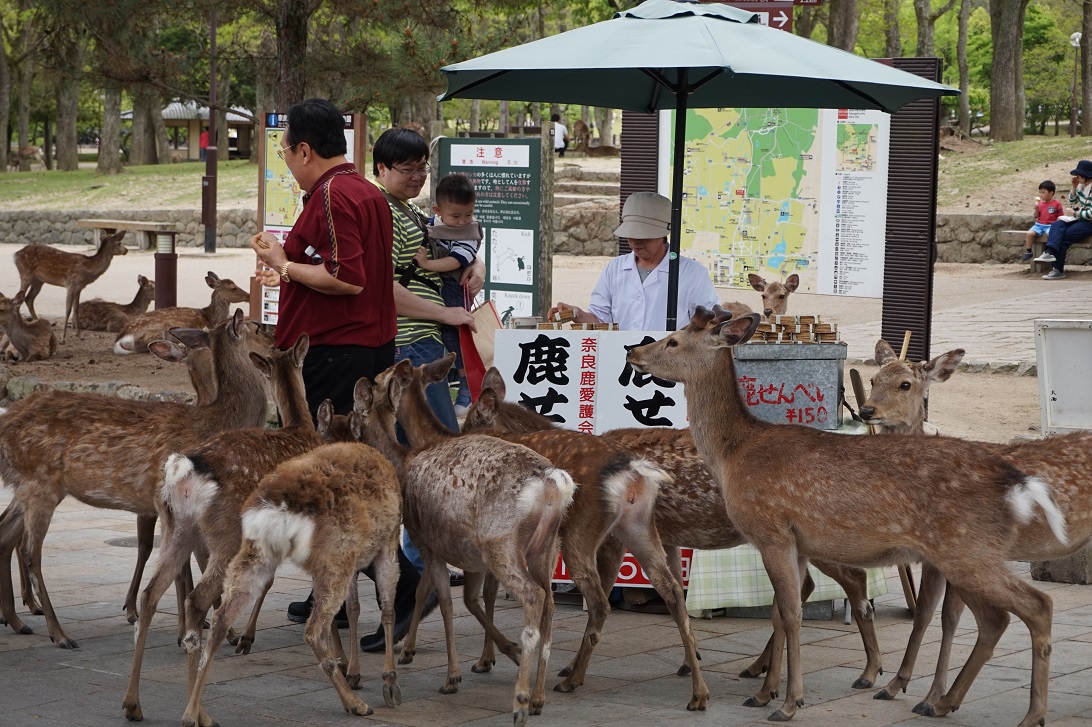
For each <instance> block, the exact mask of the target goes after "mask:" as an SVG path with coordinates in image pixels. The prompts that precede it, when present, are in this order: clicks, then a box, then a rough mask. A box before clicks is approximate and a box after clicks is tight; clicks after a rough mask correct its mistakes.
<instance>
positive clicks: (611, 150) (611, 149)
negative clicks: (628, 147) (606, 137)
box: [573, 137, 622, 157]
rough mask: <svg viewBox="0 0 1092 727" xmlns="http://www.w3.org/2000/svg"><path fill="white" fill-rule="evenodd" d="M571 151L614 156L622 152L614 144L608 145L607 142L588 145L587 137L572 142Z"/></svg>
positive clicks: (596, 155) (599, 155) (590, 154)
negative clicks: (580, 140)
mask: <svg viewBox="0 0 1092 727" xmlns="http://www.w3.org/2000/svg"><path fill="white" fill-rule="evenodd" d="M573 151H582V152H584V153H585V154H587V155H588V156H590V157H616V156H620V155H621V154H622V150H621V149H619V148H618V147H616V146H610V145H608V144H599V145H598V146H590V145H589V144H588V138H587V137H584V140H583V141H582V142H577V143H574V145H573Z"/></svg>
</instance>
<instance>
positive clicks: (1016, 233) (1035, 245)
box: [998, 230, 1092, 275]
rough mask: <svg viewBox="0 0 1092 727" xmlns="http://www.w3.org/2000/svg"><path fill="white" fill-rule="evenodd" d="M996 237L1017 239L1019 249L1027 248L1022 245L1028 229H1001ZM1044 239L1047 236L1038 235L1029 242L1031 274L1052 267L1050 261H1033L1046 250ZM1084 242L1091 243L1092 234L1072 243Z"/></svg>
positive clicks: (1041, 272)
mask: <svg viewBox="0 0 1092 727" xmlns="http://www.w3.org/2000/svg"><path fill="white" fill-rule="evenodd" d="M998 237H1000V238H1001V239H1004V240H1012V241H1014V242H1015V241H1017V240H1018V241H1019V244H1020V249H1021V250H1025V249H1027V248H1025V247H1024V245H1025V243H1026V242H1027V237H1028V231H1027V230H1002V231H1001V232H1000V233H998ZM1046 241H1047V236H1046V235H1039V236H1038V237H1037V238H1035V240H1034V241H1033V242H1032V243H1031V260H1030V261H1029V265H1030V266H1031V267H1030V271H1031V273H1032V274H1033V275H1034V274H1036V273H1038V274H1040V275H1045V274H1047V273H1049V272H1050V269H1051V267H1053V265H1052V264H1051V263H1037V262H1035V258H1037V257H1039V256H1040V255H1042V254H1043V252H1044V251H1045V250H1046ZM1086 243H1088V244H1092V236H1089V237H1086V238H1084V239H1083V240H1078V241H1077V242H1075V243H1073V244H1074V245H1084V244H1086Z"/></svg>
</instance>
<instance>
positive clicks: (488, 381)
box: [482, 366, 507, 399]
mask: <svg viewBox="0 0 1092 727" xmlns="http://www.w3.org/2000/svg"><path fill="white" fill-rule="evenodd" d="M506 388H507V387H506V386H505V383H504V377H503V376H501V372H500V371H499V370H498V369H497V367H496V366H490V367H489V370H488V371H486V372H485V376H484V377H482V390H483V391H484V390H485V389H492V390H493V391H495V392H497V396H498V397H499V398H500V399H504V397H505V396H506V395H507V392H506Z"/></svg>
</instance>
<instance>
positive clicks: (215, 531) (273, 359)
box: [123, 334, 359, 720]
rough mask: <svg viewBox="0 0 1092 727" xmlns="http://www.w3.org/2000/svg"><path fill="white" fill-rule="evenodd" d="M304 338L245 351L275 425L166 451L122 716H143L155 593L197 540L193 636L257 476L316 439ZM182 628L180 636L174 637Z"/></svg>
mask: <svg viewBox="0 0 1092 727" xmlns="http://www.w3.org/2000/svg"><path fill="white" fill-rule="evenodd" d="M308 344H309V341H308V338H307V335H306V334H304V335H302V336H300V338H299V340H297V341H296V343H295V345H294V346H293V347H292V348H291V349H289V350H287V351H277V352H274V353H273V354H272V355H270V356H268V357H267V356H262V355H260V354H258V353H255V352H251V353H250V360H251V362H252V363H253V365H254V366H256V367H257V369H258V371H260V372H261V373H262V375H263V376H265V377H266V379H268V381H269V387H270V390H271V391H272V393H273V398H274V400H275V401H276V402H277V409H278V411H280V414H281V424H282V426H281V428H279V429H268V428H265V427H262V428H254V429H234V430H230V431H225V432H221V433H219V434H217V435H216V436H214V437H212V438H211V439H208V440H207V441H205V442H203V443H202V444H200V445H199V446H198V447H197V448H196V449H193V450H191V451H189V452H186V453H185V454H172V455H170V457H168V458H167V463H166V465H165V474H164V482H163V492H162V499H163V507H162V511H163V528H162V529H163V535H162V538H161V542H160V546H159V559H158V561H157V563H156V568H155V572H154V573H153V574H152V578H151V581H150V582H149V583H148V586H147V587H146V588H145V589H144V591H143V592H142V593H141V596H140V619H139V621H137V625H136V636H135V638H136V648H135V650H134V652H133V668H132V671H131V672H130V675H129V687H128V690H127V691H126V693H125V700H124V702H123V708H124V710H125V717H126V719H130V720H140V719H143V712H142V710H141V707H140V695H139V682H140V667H141V662H142V660H143V656H144V644H145V643H146V640H147V637H148V628H149V627H150V625H151V621H152V616H154V615H155V611H156V607H157V606H158V604H159V600H160V599H161V598H162V597H163V593H164V592H165V591H166V590H167V587H168V586H169V585H171V583H172V582H174V581H175V580H176V579H177V578H178V575H179V573H180V572H181V571H182V569H183V567H184V566H185V565H186V564H188V563H189V560H190V554H191V553H192V552H194V551H195V550H197V549H198V548H199V547H200V546H201V545H202V544H205V545H206V546H207V548H208V553H209V558H208V562H207V563H205V564H204V565H203V566H202V569H201V570H202V575H201V580H200V582H199V583H198V584H197V585H196V587H195V588H194V589H193V590H192V591H190V593H189V595H188V596H187V598H186V606H185V614H186V618H185V622H186V627H185V633H195V632H196V633H197V634H198V638H199V634H200V631H201V628H202V624H203V623H204V620H205V617H206V615H207V614H208V610H209V608H210V607H211V605H212V603H213V602H214V601H216V600H217V599H219V598H220V596H221V595H222V593H223V590H224V576H225V574H226V572H227V568H228V564H229V563H230V562H231V559H232V558H233V557H234V556H235V554H236V553H237V552H238V551H239V548H240V546H241V544H242V537H243V536H242V525H241V523H242V520H241V512H242V508H243V503H244V502H245V501H246V499H247V497H249V496H250V493H252V492H253V491H254V490H255V488H256V487H257V485H258V482H259V481H260V480H261V479H262V478H263V477H264V476H265V475H267V474H269V473H270V472H272V471H273V470H274V468H276V466H277V465H279V464H280V463H281V462H284V461H285V460H288V459H291V458H292V457H295V456H296V455H298V454H303V453H305V452H309V451H311V450H312V449H314V448H316V447H318V446H320V445H321V444H322V439H321V438H320V437H319V435H318V433H317V432H316V431H315V425H314V423H313V422H312V421H311V414H310V413H309V412H308V410H307V400H306V398H305V396H304V387H303V369H302V367H303V360H304V358H305V357H306V355H307V349H308ZM331 411H332V407H330V406H329V405H327V406H326V411H325V412H324V416H325V417H327V418H328V417H329V415H330V413H331ZM191 496H192V497H191ZM264 595H265V594H264V592H263V593H262V595H261V596H259V598H258V601H257V603H256V604H255V606H254V609H253V611H252V613H251V618H250V621H249V622H248V624H247V627H246V631H245V632H244V633H243V634H242V636H240V637H239V638H238V639H236V640H235V645H236V647H237V648H236V650H235V653H237V654H249V653H250V649H251V646H252V645H253V643H254V634H255V631H256V629H257V615H258V612H259V610H260V609H261V603H262V599H263V598H264ZM185 633H184V634H180V635H179V642H180V643H181V641H182V639H183V638H184V636H185ZM193 658H196V654H194V655H193ZM357 678H358V679H359V675H358V677H357ZM190 686H191V687H192V684H191V685H190Z"/></svg>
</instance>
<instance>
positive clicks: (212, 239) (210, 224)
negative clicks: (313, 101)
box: [201, 7, 217, 253]
mask: <svg viewBox="0 0 1092 727" xmlns="http://www.w3.org/2000/svg"><path fill="white" fill-rule="evenodd" d="M215 107H216V8H215V7H213V8H212V9H211V11H210V12H209V147H208V150H207V151H206V152H205V176H204V177H202V178H201V222H202V223H203V224H204V225H205V252H206V253H214V252H216V162H217V159H216V157H217V151H216V108H215Z"/></svg>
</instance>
